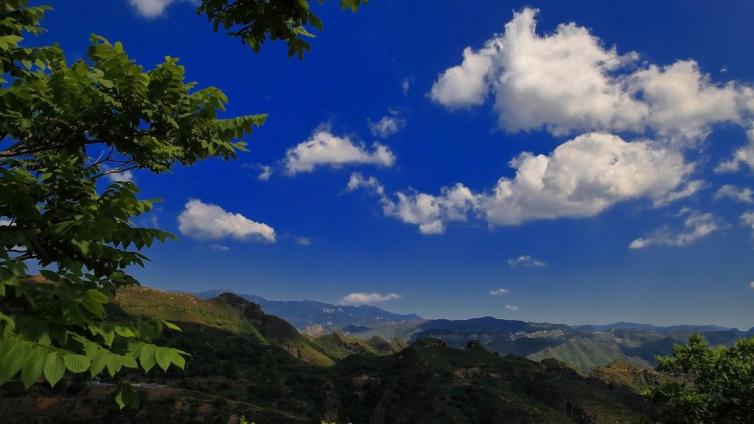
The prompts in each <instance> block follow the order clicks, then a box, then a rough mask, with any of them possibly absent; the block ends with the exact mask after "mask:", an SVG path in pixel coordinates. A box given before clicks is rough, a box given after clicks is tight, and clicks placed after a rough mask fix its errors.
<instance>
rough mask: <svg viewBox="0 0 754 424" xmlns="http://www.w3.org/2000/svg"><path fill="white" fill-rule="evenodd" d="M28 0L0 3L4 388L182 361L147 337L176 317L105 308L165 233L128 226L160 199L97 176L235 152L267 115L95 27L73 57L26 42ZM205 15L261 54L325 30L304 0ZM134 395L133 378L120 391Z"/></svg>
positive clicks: (39, 14)
mask: <svg viewBox="0 0 754 424" xmlns="http://www.w3.org/2000/svg"><path fill="white" fill-rule="evenodd" d="M27 3H28V2H27V0H0V384H2V383H4V382H6V381H8V380H9V379H12V378H14V377H16V376H20V379H21V381H22V382H23V384H24V386H26V387H29V386H31V385H32V384H33V383H34V382H36V381H38V380H40V379H41V378H44V379H45V380H46V381H47V382H48V383H49V384H50V385H53V386H54V385H55V384H56V383H57V382H58V381H60V379H61V378H63V376H64V375H65V374H66V373H67V372H68V373H85V372H88V373H89V374H90V375H91V376H98V375H101V374H103V373H105V372H106V373H107V374H109V375H110V376H116V375H117V374H118V372H119V371H120V370H121V369H123V368H138V367H141V368H142V369H143V370H144V371H145V372H149V371H150V370H151V369H152V368H154V367H155V366H158V367H159V368H161V369H163V370H167V369H168V368H169V367H171V366H177V367H180V368H183V366H184V365H185V362H186V357H187V356H188V354H187V353H186V352H183V351H180V350H177V349H173V348H168V347H163V346H158V345H156V344H154V343H153V341H154V340H155V339H156V338H157V337H158V336H159V335H160V334H161V333H162V331H163V329H164V328H166V327H167V328H169V329H172V330H179V328H178V327H177V326H176V325H175V324H172V323H170V322H166V321H158V322H154V321H143V322H135V323H134V322H119V321H117V320H114V319H112V318H111V317H109V316H108V313H107V310H106V305H107V304H108V303H109V302H110V300H111V299H112V298H113V296H114V293H115V291H116V290H117V289H118V288H119V287H121V286H124V285H129V284H138V282H137V281H136V280H135V279H134V278H133V277H132V276H130V275H129V274H128V272H127V268H128V267H130V266H134V265H137V266H143V265H144V264H145V262H146V261H147V258H146V257H145V256H144V255H143V254H141V253H139V250H141V249H142V248H144V247H147V246H150V245H151V244H152V243H154V242H155V241H165V240H166V239H169V238H173V236H172V235H171V234H169V233H166V232H164V231H161V230H158V229H155V228H143V227H140V226H138V225H136V224H135V223H134V218H135V217H138V216H140V215H143V214H145V213H147V212H149V211H150V209H151V208H152V206H153V203H154V200H143V199H139V198H138V197H137V194H138V188H137V187H136V185H135V184H134V183H133V182H130V181H117V180H118V179H117V178H112V180H116V181H115V182H112V181H109V182H108V180H110V179H108V178H104V177H108V176H112V175H115V174H119V173H123V172H126V171H130V170H132V169H142V170H148V171H152V172H156V173H160V172H166V171H168V170H170V169H171V167H173V166H175V165H176V164H182V165H191V164H193V163H195V162H197V161H199V160H202V159H207V158H212V157H217V158H222V159H226V160H227V159H233V158H235V157H236V155H237V153H238V152H239V151H245V150H246V144H245V142H244V141H243V137H244V136H246V135H248V134H249V133H251V131H252V128H253V127H254V126H256V125H261V124H262V123H263V122H264V120H265V118H266V115H263V114H260V115H248V116H240V117H236V118H230V119H222V118H220V117H219V115H220V114H221V113H222V111H223V110H224V106H225V104H226V102H227V98H226V97H225V95H224V94H223V93H222V92H221V91H220V90H218V89H216V88H213V87H208V88H203V89H197V87H196V84H195V83H192V82H186V81H185V73H184V69H183V67H182V66H180V65H179V64H178V60H177V59H175V58H171V57H166V58H165V60H164V62H162V63H161V64H159V65H157V66H155V67H154V68H153V69H149V70H145V69H144V68H143V67H142V66H140V65H138V64H137V63H135V62H134V61H133V60H131V59H130V58H129V56H128V55H127V53H126V51H125V49H124V47H123V46H122V45H121V44H120V43H110V42H109V41H108V40H106V39H104V38H102V37H99V36H96V35H95V36H92V38H91V44H90V47H89V49H88V51H87V57H86V59H81V60H78V61H75V62H74V63H68V62H67V61H66V59H65V55H64V54H63V51H62V50H61V48H60V47H59V46H57V45H52V46H44V47H34V48H28V47H23V46H22V41H23V39H24V37H26V36H28V35H34V34H39V33H40V32H42V31H43V30H42V28H41V27H40V25H39V24H40V21H41V19H42V18H43V16H44V14H45V12H46V11H47V10H48V9H49V8H47V7H45V6H37V7H29V6H28V4H27ZM360 3H365V0H341V6H342V7H344V8H350V9H352V10H355V9H356V8H357V7H358V5H359V4H360ZM199 12H200V13H205V14H206V15H207V16H208V17H209V19H210V20H211V21H212V22H213V24H214V27H215V29H217V28H218V27H219V26H221V25H222V26H223V28H225V29H227V30H228V31H229V32H230V34H231V35H234V36H238V37H240V38H241V40H242V41H243V42H244V43H246V44H249V45H251V46H252V47H253V48H254V50H255V51H258V50H259V49H260V46H261V45H262V43H263V42H264V41H265V40H266V39H267V38H268V37H269V39H271V40H284V41H286V42H287V43H288V46H289V54H290V55H298V56H299V57H301V56H303V53H304V52H305V51H307V50H308V49H309V48H310V46H309V44H307V43H306V41H304V39H303V38H304V37H310V36H311V34H310V33H309V32H308V31H307V30H306V29H305V28H306V26H307V25H310V26H312V27H314V28H317V29H321V28H322V23H321V22H320V20H319V19H318V18H317V17H316V16H315V15H314V14H313V13H312V12H311V11H310V5H309V2H307V1H306V0H296V1H283V0H279V1H278V0H276V1H267V0H237V1H229V0H204V1H202V3H201V5H200V6H199ZM32 271H34V272H37V273H39V274H41V277H39V276H33V275H32V273H31V272H32ZM136 399H137V397H136V396H135V395H134V393H133V392H132V391H131V389H130V388H128V386H122V388H121V390H120V391H119V392H118V394H117V395H116V400H117V402H118V403H119V405H121V406H125V405H126V404H133V403H135V400H136Z"/></svg>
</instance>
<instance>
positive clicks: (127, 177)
mask: <svg viewBox="0 0 754 424" xmlns="http://www.w3.org/2000/svg"><path fill="white" fill-rule="evenodd" d="M107 178H108V179H110V181H112V182H114V183H115V182H133V181H134V174H133V172H131V171H130V170H126V171H120V172H113V173H110V174H107Z"/></svg>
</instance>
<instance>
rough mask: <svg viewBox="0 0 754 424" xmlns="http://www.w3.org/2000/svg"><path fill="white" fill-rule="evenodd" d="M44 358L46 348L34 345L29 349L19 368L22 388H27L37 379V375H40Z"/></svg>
mask: <svg viewBox="0 0 754 424" xmlns="http://www.w3.org/2000/svg"><path fill="white" fill-rule="evenodd" d="M46 359H47V354H46V350H44V349H42V348H40V347H35V348H33V349H32V350H31V353H29V356H28V358H27V359H26V363H25V364H24V367H23V368H22V369H21V382H22V383H23V385H24V388H26V389H28V388H29V387H31V385H32V384H34V383H35V382H37V380H39V377H41V376H42V371H43V370H44V366H45V360H46Z"/></svg>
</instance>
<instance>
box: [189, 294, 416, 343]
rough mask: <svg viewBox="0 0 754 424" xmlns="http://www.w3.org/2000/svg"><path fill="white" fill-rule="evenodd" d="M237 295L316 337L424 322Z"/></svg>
mask: <svg viewBox="0 0 754 424" xmlns="http://www.w3.org/2000/svg"><path fill="white" fill-rule="evenodd" d="M228 292H232V291H230V290H222V289H214V290H207V291H202V292H198V293H193V294H194V295H196V296H197V297H198V298H200V299H211V298H214V297H217V296H218V295H220V294H222V293H228ZM236 294H237V295H238V296H241V297H243V298H244V299H246V300H248V301H251V302H254V303H256V304H258V305H259V306H261V307H262V309H263V310H264V311H265V312H266V313H268V314H271V315H275V316H279V317H281V318H283V319H285V320H286V321H288V322H290V323H291V324H292V325H293V326H294V327H296V328H298V329H299V330H301V331H304V332H306V333H308V334H311V335H315V336H318V335H321V334H327V333H331V332H333V331H337V330H341V329H343V328H344V327H355V328H357V329H359V328H361V329H363V328H371V327H373V326H378V325H384V324H386V323H402V322H407V321H417V322H421V321H424V319H423V318H422V317H420V316H419V315H416V314H397V313H393V312H389V311H386V310H384V309H382V308H378V307H376V306H370V305H359V306H350V305H334V304H331V303H325V302H317V301H313V300H269V299H266V298H264V297H261V296H257V295H251V294H242V293H236ZM346 331H348V330H346Z"/></svg>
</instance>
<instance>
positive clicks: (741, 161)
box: [715, 106, 754, 173]
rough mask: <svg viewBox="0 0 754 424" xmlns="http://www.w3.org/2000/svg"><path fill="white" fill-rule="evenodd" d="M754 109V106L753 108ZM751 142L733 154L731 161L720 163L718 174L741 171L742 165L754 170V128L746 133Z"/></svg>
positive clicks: (716, 169) (716, 170)
mask: <svg viewBox="0 0 754 424" xmlns="http://www.w3.org/2000/svg"><path fill="white" fill-rule="evenodd" d="M751 108H752V109H754V106H751ZM746 134H747V136H748V139H749V142H748V143H747V144H745V145H743V146H741V147H739V148H738V149H736V150H735V151H734V152H733V157H732V158H731V159H730V160H727V161H725V162H722V163H720V164H719V165H718V166H717V167H716V168H715V172H717V173H726V172H736V171H738V170H739V169H741V165H746V166H748V167H749V168H750V169H754V126H752V127H750V128H749V130H748V131H747V132H746Z"/></svg>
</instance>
